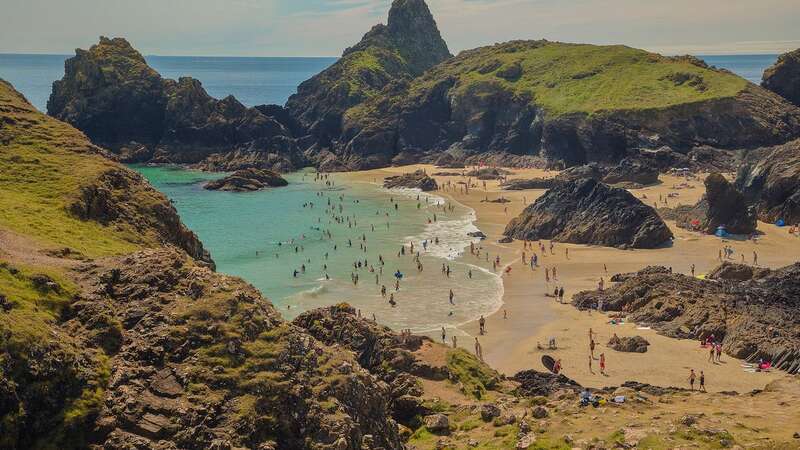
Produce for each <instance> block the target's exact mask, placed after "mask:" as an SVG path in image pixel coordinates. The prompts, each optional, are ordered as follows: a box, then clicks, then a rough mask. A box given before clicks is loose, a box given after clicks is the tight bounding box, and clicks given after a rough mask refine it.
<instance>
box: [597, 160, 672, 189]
mask: <svg viewBox="0 0 800 450" xmlns="http://www.w3.org/2000/svg"><path fill="white" fill-rule="evenodd" d="M603 183H607V184H618V183H636V184H637V185H640V186H648V185H651V184H656V183H658V168H657V167H655V166H653V165H651V164H649V163H648V162H646V161H645V160H642V159H635V158H625V159H623V160H622V161H620V163H619V164H618V165H617V166H615V167H613V168H611V170H609V171H608V173H607V174H606V175H605V177H604V178H603Z"/></svg>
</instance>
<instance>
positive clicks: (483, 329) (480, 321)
mask: <svg viewBox="0 0 800 450" xmlns="http://www.w3.org/2000/svg"><path fill="white" fill-rule="evenodd" d="M478 326H479V327H480V333H481V336H483V334H484V333H486V319H484V318H483V314H481V318H480V319H478Z"/></svg>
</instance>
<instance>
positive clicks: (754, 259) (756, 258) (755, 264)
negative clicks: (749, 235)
mask: <svg viewBox="0 0 800 450" xmlns="http://www.w3.org/2000/svg"><path fill="white" fill-rule="evenodd" d="M753 265H754V266H757V265H758V253H756V251H755V250H753Z"/></svg>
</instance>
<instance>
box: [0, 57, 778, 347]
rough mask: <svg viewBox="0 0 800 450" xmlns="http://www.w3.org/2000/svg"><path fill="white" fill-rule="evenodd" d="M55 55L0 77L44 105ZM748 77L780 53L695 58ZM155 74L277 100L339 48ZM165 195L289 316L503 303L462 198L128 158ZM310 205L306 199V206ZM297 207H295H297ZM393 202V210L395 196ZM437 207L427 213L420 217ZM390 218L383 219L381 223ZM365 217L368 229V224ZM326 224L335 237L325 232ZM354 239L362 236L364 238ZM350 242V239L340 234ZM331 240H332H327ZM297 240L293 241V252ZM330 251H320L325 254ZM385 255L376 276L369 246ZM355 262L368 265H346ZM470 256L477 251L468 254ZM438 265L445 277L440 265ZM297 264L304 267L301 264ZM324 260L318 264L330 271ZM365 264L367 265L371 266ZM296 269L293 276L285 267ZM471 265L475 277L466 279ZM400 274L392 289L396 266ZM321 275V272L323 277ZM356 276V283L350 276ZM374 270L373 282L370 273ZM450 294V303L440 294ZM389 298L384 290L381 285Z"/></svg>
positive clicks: (437, 310)
mask: <svg viewBox="0 0 800 450" xmlns="http://www.w3.org/2000/svg"><path fill="white" fill-rule="evenodd" d="M66 58H67V56H64V55H14V54H0V78H3V79H5V80H7V81H9V82H11V83H12V84H13V85H14V86H15V87H16V89H17V90H19V91H21V92H22V93H23V94H24V95H25V96H26V97H27V98H28V100H30V101H31V102H32V103H33V104H34V105H35V106H36V107H37V108H39V109H40V110H42V111H45V110H46V104H47V98H48V97H49V95H50V91H51V88H52V83H53V81H55V80H57V79H59V78H61V77H62V76H63V73H64V60H65V59H66ZM701 58H703V59H704V60H706V61H707V62H708V63H709V64H711V65H714V66H718V67H723V68H726V69H729V70H731V71H733V72H735V73H737V74H739V75H740V76H742V77H744V78H746V79H748V80H749V81H751V82H753V83H758V82H759V81H760V79H761V73H762V72H763V70H764V69H765V68H766V67H768V66H769V65H771V64H772V63H774V62H775V60H776V58H777V55H737V56H705V57H701ZM146 59H147V62H148V63H149V64H150V65H151V66H152V67H153V68H154V69H156V70H157V71H158V72H160V73H161V74H162V76H164V77H166V78H178V77H180V76H192V77H195V78H197V79H199V80H200V81H202V83H203V86H204V87H205V88H206V90H207V91H208V92H209V94H211V95H212V96H214V97H217V98H222V97H224V96H226V95H229V94H232V95H234V96H235V97H236V98H237V99H239V101H241V102H242V103H244V104H245V105H248V106H254V105H259V104H270V103H273V104H284V103H285V102H286V100H287V99H288V98H289V96H290V95H291V94H292V93H294V92H295V91H296V89H297V86H298V84H300V83H301V82H302V81H304V80H306V79H308V78H310V77H311V76H313V75H314V74H316V73H318V72H320V71H321V70H322V69H324V68H325V67H327V66H329V65H330V64H332V63H333V62H335V61H336V58H227V57H171V56H170V57H167V56H148V57H147V58H146ZM134 169H136V170H138V171H139V172H141V173H142V174H143V175H144V176H145V177H147V178H148V179H149V180H150V182H151V183H152V184H153V185H154V186H155V187H156V188H158V189H159V190H161V191H162V192H164V193H165V194H166V195H167V196H169V197H170V199H171V200H172V201H173V202H174V204H175V207H176V208H177V210H178V212H179V213H180V215H181V218H182V219H183V221H184V222H185V223H186V224H187V225H188V226H189V227H190V228H191V229H192V230H194V231H195V232H196V233H197V234H198V235H199V237H200V239H201V240H202V241H203V242H204V243H205V245H206V247H207V248H208V249H209V250H210V252H211V254H212V257H213V258H214V259H215V261H216V262H217V266H218V270H219V271H220V272H224V273H228V274H231V275H236V276H240V277H242V278H244V279H245V280H247V281H249V282H250V283H252V284H253V285H254V286H256V287H257V288H259V289H260V290H261V291H262V292H263V293H264V294H265V295H266V296H267V297H269V298H270V299H271V300H272V301H273V302H274V303H275V304H276V306H278V308H279V309H281V310H282V312H283V314H284V315H286V316H287V317H288V318H293V317H294V316H296V315H297V314H299V313H300V312H302V311H304V310H307V309H310V308H313V307H317V306H322V305H329V304H333V303H336V302H340V301H347V302H349V303H351V304H353V305H354V306H356V307H357V308H359V309H361V310H362V312H363V313H364V314H373V313H374V314H376V316H377V318H378V320H379V321H380V322H382V323H384V324H386V325H389V326H391V327H394V328H397V329H400V328H411V329H412V330H414V331H415V332H423V331H430V330H435V329H437V328H438V327H440V326H446V327H448V328H451V327H454V326H456V325H458V324H461V323H464V322H468V321H470V320H474V319H476V318H477V317H478V316H480V315H481V314H490V313H492V312H494V311H496V310H497V309H498V308H499V307H500V306H501V304H502V292H503V285H502V281H501V279H500V278H499V276H497V275H496V274H494V273H492V272H491V271H490V270H486V269H485V268H482V267H479V266H476V265H472V264H471V263H468V262H466V261H465V259H464V258H461V257H459V254H460V253H462V252H463V251H464V249H465V248H467V247H468V246H469V244H470V238H468V237H467V236H466V233H467V232H468V231H475V230H476V228H475V226H474V225H473V222H474V220H475V213H474V211H472V210H471V209H469V208H466V207H464V206H462V205H458V204H456V205H453V206H454V209H453V210H452V211H447V212H444V211H442V210H441V209H440V208H439V207H438V205H439V204H440V203H441V202H443V201H444V200H443V199H442V198H439V197H436V196H435V195H427V194H422V196H421V197H420V198H419V199H418V198H417V196H418V195H420V194H419V193H417V192H411V191H404V192H396V191H392V192H389V191H387V190H384V189H382V188H381V187H380V186H378V185H377V184H373V183H354V182H347V181H342V180H344V179H343V178H340V177H339V176H337V178H338V179H339V181H337V183H336V185H335V186H334V187H332V188H327V187H326V186H324V185H320V184H319V183H316V182H314V175H313V174H310V173H304V172H298V173H294V174H289V175H287V178H288V179H289V181H290V183H291V184H290V185H289V187H286V188H280V189H274V190H266V191H261V192H254V193H238V194H235V193H228V192H214V191H207V190H205V189H203V188H202V184H203V183H204V182H206V181H208V180H210V179H213V178H216V177H219V176H221V174H208V173H201V172H195V171H188V170H183V169H180V168H169V167H134ZM328 201H330V202H331V205H332V206H334V207H336V208H338V207H339V205H341V208H342V213H341V214H342V215H344V216H349V217H351V218H354V219H355V221H354V222H355V223H351V224H349V225H348V224H347V223H337V222H336V221H331V220H330V216H329V215H328V214H325V208H326V207H327V205H328V203H327V202H328ZM312 202H313V203H314V204H315V206H314V208H311V207H310V206H309V204H310V203H312ZM304 204H305V205H306V207H304V206H303V205H304ZM395 204H396V205H397V206H398V208H397V209H395V208H394V205H395ZM434 213H435V214H436V215H437V221H436V222H435V223H428V220H429V219H431V218H432V217H433V214H434ZM387 223H388V224H389V226H388V227H387V226H386V225H387ZM373 226H374V229H373ZM322 230H329V231H331V233H332V235H333V239H324V238H323V236H322ZM359 237H362V238H363V237H366V239H367V241H366V248H367V251H364V250H363V249H362V248H361V245H362V244H363V242H362V241H359ZM436 237H438V238H439V240H440V244H439V245H429V247H428V249H427V251H423V252H422V253H421V262H422V264H423V267H424V269H423V270H422V271H419V270H418V269H417V266H416V264H415V263H414V262H413V261H412V258H411V257H410V256H408V255H405V256H399V255H398V251H399V249H400V247H401V245H403V244H404V243H408V242H414V243H415V245H416V246H417V249H419V248H420V246H421V244H422V242H423V241H426V240H432V239H433V238H436ZM348 240H349V241H350V242H351V243H352V246H351V245H349V244H348ZM334 246H335V247H334ZM295 248H297V249H296V250H295ZM326 255H327V257H326ZM379 255H380V256H382V257H383V259H384V260H385V261H386V264H385V266H384V268H383V274H382V275H381V274H380V271H379V264H378V256H379ZM357 260H362V261H364V260H366V267H362V268H360V269H359V268H354V267H353V263H354V262H355V261H357ZM470 261H474V259H470ZM442 264H445V265H450V267H451V270H452V275H451V276H450V277H445V276H443V275H442V274H441V270H440V269H441V266H442ZM303 265H305V266H306V271H305V273H303V272H302V270H301V268H302V266H303ZM324 265H327V269H326V268H325V266H324ZM370 266H372V267H373V268H374V269H375V272H371V271H370V270H369V267H370ZM294 270H298V271H299V273H298V276H297V277H295V276H293V273H294ZM469 270H472V274H473V277H472V278H471V279H470V278H468V277H467V273H468V271H469ZM398 271H399V272H401V273H402V274H403V279H402V282H401V287H400V290H399V291H397V292H395V291H394V276H393V274H394V273H395V272H398ZM326 273H327V274H328V276H329V277H330V280H326V279H325V274H326ZM353 273H358V274H359V279H360V280H359V283H358V285H355V284H353V282H352V281H351V280H352V279H351V276H352V274H353ZM376 276H377V280H376ZM381 285H386V287H387V290H388V292H390V293H391V292H395V296H396V301H397V303H398V306H397V307H395V308H392V307H390V306H389V305H388V304H387V300H386V298H383V297H382V296H381V294H380V286H381ZM450 289H453V291H454V293H455V296H456V297H455V306H453V305H451V304H450V303H449V301H448V293H449V290H450ZM387 298H388V294H387Z"/></svg>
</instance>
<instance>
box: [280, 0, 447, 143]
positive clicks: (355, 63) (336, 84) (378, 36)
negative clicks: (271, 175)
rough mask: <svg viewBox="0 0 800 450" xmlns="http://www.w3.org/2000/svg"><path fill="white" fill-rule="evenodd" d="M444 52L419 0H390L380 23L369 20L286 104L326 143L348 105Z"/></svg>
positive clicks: (437, 60) (428, 64)
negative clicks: (358, 39)
mask: <svg viewBox="0 0 800 450" xmlns="http://www.w3.org/2000/svg"><path fill="white" fill-rule="evenodd" d="M450 56H451V55H450V52H449V51H448V49H447V44H445V42H444V40H443V39H442V37H441V35H440V34H439V30H438V28H437V26H436V22H435V21H434V19H433V16H432V15H431V13H430V10H429V9H428V6H427V5H426V4H425V2H424V0H395V1H394V2H393V3H392V7H391V9H390V10H389V19H388V21H387V24H386V25H383V24H380V25H376V26H374V27H373V28H372V29H371V30H370V31H369V32H368V33H367V34H365V35H364V37H363V39H362V40H361V42H359V43H358V44H356V45H354V46H353V47H350V48H348V49H347V50H345V51H344V53H343V54H342V58H341V59H339V60H338V61H337V62H336V63H335V64H333V65H332V66H331V67H329V68H327V69H325V70H324V71H322V72H321V73H319V74H318V75H316V76H314V77H313V78H311V79H309V80H307V81H305V82H303V83H302V84H301V85H300V86H299V87H298V89H297V94H295V95H293V96H292V97H291V98H289V101H288V103H287V104H286V107H287V108H288V109H289V111H290V112H291V113H292V115H293V116H294V117H295V118H296V119H297V120H298V121H299V122H300V123H301V124H302V125H303V126H304V127H305V128H307V129H308V130H309V132H310V133H311V134H312V135H313V136H314V137H315V138H316V139H317V141H318V143H319V144H320V145H321V146H323V147H324V146H328V145H330V143H331V142H332V141H333V140H335V139H337V138H338V137H339V134H340V133H341V121H342V115H343V114H344V113H345V111H347V110H348V109H349V108H351V107H353V106H355V105H358V104H360V103H362V102H364V101H365V100H367V99H369V98H372V97H374V96H376V95H378V94H379V93H380V92H381V91H382V90H383V89H384V88H385V87H386V86H387V85H389V84H390V83H392V82H394V81H398V80H409V79H411V78H413V77H415V76H418V75H420V74H422V73H423V72H424V71H425V70H427V69H429V68H431V67H432V66H434V65H436V64H438V63H440V62H442V61H444V60H445V59H447V58H449V57H450Z"/></svg>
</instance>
